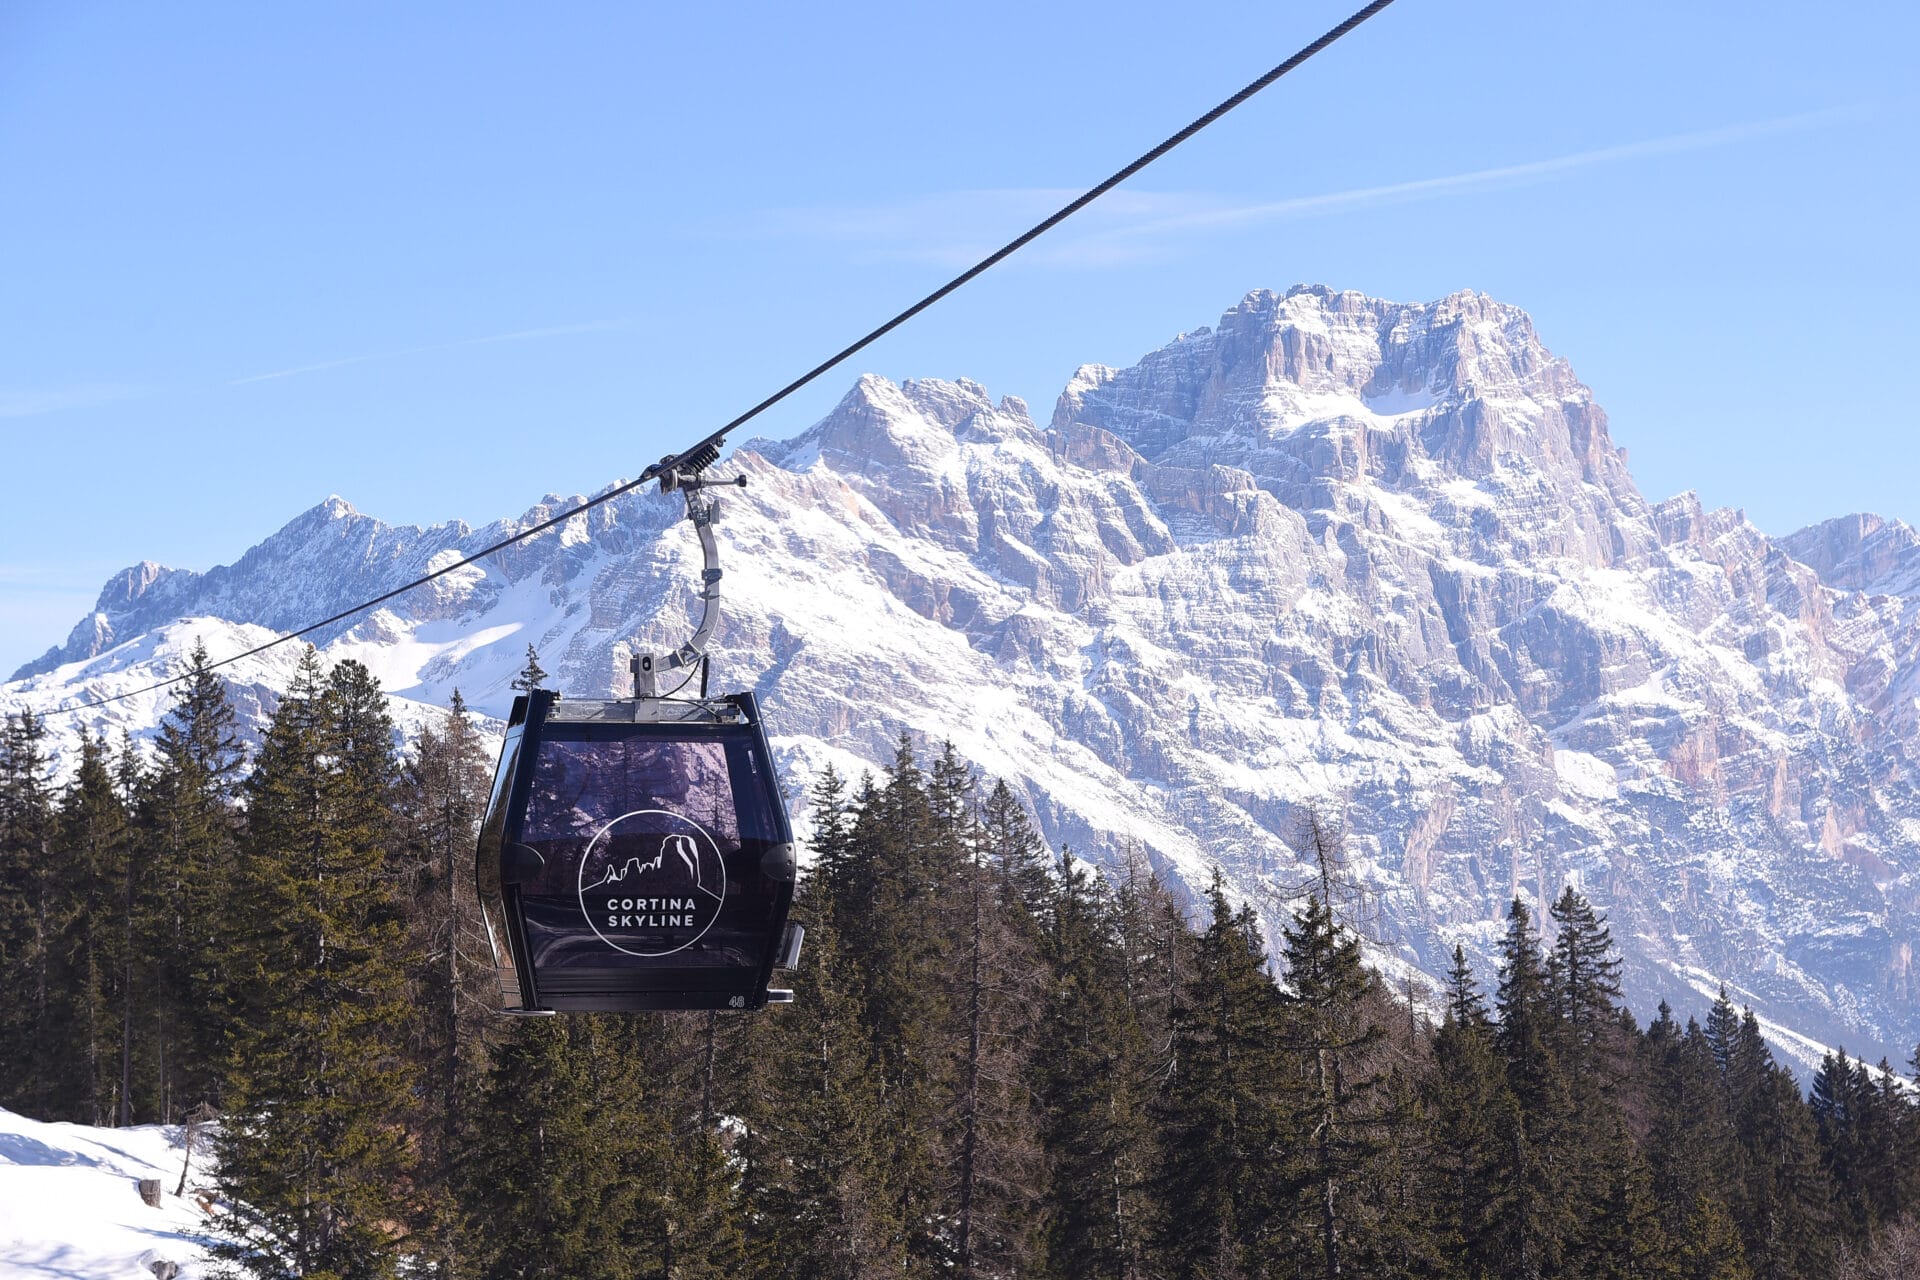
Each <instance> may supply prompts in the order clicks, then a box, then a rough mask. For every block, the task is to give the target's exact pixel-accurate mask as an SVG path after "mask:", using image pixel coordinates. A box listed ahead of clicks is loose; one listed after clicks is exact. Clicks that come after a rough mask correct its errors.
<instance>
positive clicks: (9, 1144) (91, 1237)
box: [0, 1109, 210, 1280]
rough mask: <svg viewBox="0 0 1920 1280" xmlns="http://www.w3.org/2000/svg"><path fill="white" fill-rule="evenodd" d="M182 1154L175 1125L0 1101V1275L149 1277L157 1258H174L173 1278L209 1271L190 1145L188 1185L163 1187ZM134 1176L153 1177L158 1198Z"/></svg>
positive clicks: (5, 1279) (69, 1279)
mask: <svg viewBox="0 0 1920 1280" xmlns="http://www.w3.org/2000/svg"><path fill="white" fill-rule="evenodd" d="M182 1154H183V1153H182V1151H181V1147H180V1130H179V1128H178V1127H176V1126H171V1125H167V1126H162V1125H141V1126H139V1127H137V1128H132V1129H94V1128H89V1127H88V1126H86V1125H79V1124H43V1123H41V1122H40V1121H37V1120H29V1119H27V1118H26V1117H25V1116H20V1115H15V1114H14V1113H13V1112H11V1111H7V1110H4V1109H0V1280H56V1278H57V1280H154V1276H155V1275H156V1274H157V1273H156V1272H155V1270H154V1268H153V1264H154V1263H155V1262H158V1261H170V1262H175V1263H178V1264H179V1266H180V1272H179V1274H180V1278H181V1280H200V1278H201V1277H204V1276H206V1275H208V1274H210V1268H209V1265H208V1255H207V1252H206V1238H205V1236H204V1235H203V1234H202V1233H203V1232H204V1231H205V1230H206V1226H207V1218H206V1215H205V1214H204V1213H202V1212H201V1210H200V1208H199V1206H198V1205H197V1204H196V1203H195V1202H194V1200H193V1198H192V1191H193V1188H194V1187H195V1186H196V1185H199V1184H202V1179H201V1178H200V1177H199V1176H197V1175H198V1174H199V1173H200V1172H201V1165H200V1161H201V1159H202V1157H201V1156H200V1155H199V1154H198V1153H196V1155H195V1160H194V1163H195V1172H196V1176H194V1177H190V1178H189V1179H188V1183H187V1190H188V1195H187V1196H186V1197H175V1196H174V1195H172V1194H171V1193H172V1191H173V1188H174V1187H175V1185H177V1184H178V1182H179V1180H180V1161H181V1157H182ZM142 1178H158V1179H159V1180H160V1185H161V1191H162V1196H161V1202H160V1207H159V1208H157V1209H151V1208H148V1207H147V1205H146V1204H145V1202H143V1201H142V1200H141V1199H140V1189H139V1183H140V1179H142ZM163 1269H164V1268H163Z"/></svg>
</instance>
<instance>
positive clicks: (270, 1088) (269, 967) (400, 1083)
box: [220, 649, 414, 1278]
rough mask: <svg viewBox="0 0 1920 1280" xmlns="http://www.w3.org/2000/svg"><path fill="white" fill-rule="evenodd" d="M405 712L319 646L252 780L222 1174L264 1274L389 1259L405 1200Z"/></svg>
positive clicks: (382, 1267)
mask: <svg viewBox="0 0 1920 1280" xmlns="http://www.w3.org/2000/svg"><path fill="white" fill-rule="evenodd" d="M397 772H398V769H397V761H396V760H395V756H394V746H393V724H392V721H391V720H390V719H389V718H388V716H387V711H386V706H385V699H384V698H383V697H382V695H381V694H380V691H379V686H378V685H377V684H376V683H375V682H374V680H373V678H372V677H371V676H370V675H369V674H368V673H367V670H366V668H365V667H363V666H361V665H360V664H358V663H356V662H343V663H341V664H340V665H339V666H337V667H336V668H334V670H333V672H332V673H331V674H330V675H329V676H327V677H326V678H325V679H324V680H323V679H322V676H321V668H320V662H319V658H318V656H317V655H316V654H315V653H314V652H313V650H312V649H308V650H307V652H306V654H305V656H304V657H303V658H302V660H301V664H300V667H299V669H298V671H297V672H296V674H295V677H294V680H293V683H292V686H291V687H290V688H289V689H288V691H287V694H286V697H285V698H283V699H282V701H281V703H280V706H279V708H278V710H277V711H276V712H275V713H274V717H273V721H272V723H271V724H270V725H269V726H268V729H267V734H266V739H265V741H264V742H263V743H262V745H261V749H260V758H259V763H258V766H257V767H256V768H255V770H254V772H253V775H252V776H251V777H250V778H248V780H247V797H248V813H247V844H248V857H247V859H246V861H245V864H244V873H243V879H242V881H241V885H240V894H239V903H238V905H239V907H240V910H239V911H237V912H235V913H234V915H233V916H232V917H231V919H232V920H233V921H234V922H235V927H239V925H240V923H241V922H244V923H245V927H246V932H245V934H244V935H243V936H242V937H240V938H238V939H237V940H236V941H237V943H238V946H237V951H238V956H237V959H238V960H239V962H240V963H241V964H242V965H244V969H243V971H242V974H241V978H242V983H243V987H244V990H243V995H244V999H245V1010H244V1015H243V1016H242V1017H239V1018H237V1019H236V1020H235V1022H234V1023H233V1026H232V1031H231V1036H230V1056H229V1058H228V1061H227V1068H226V1070H227V1096H228V1098H229V1102H230V1105H229V1109H228V1117H227V1120H226V1121H225V1123H224V1124H223V1126H222V1130H221V1140H220V1180H221V1183H222V1184H223V1187H224V1188H225V1190H226V1191H227V1193H228V1194H229V1195H230V1196H231V1197H232V1198H233V1199H234V1200H235V1201H237V1202H239V1203H242V1204H246V1205H249V1206H251V1207H252V1211H253V1214H254V1216H253V1217H252V1218H250V1219H249V1220H248V1222H247V1230H246V1232H245V1234H244V1238H243V1240H242V1241H241V1243H239V1244H237V1245H236V1246H234V1247H232V1248H229V1249H228V1250H227V1254H228V1256H229V1257H231V1258H232V1259H233V1260H234V1261H236V1262H238V1263H239V1264H240V1265H242V1266H243V1267H245V1268H246V1269H247V1270H248V1271H250V1272H252V1273H253V1274H255V1275H258V1276H261V1277H274V1278H278V1277H294V1276H313V1275H324V1274H337V1275H340V1276H383V1275H391V1274H392V1273H393V1271H394V1269H395V1267H396V1265H397V1263H398V1254H399V1248H400V1241H399V1239H398V1238H396V1234H395V1227H394V1224H397V1223H399V1222H402V1221H404V1219H405V1217H406V1212H407V1205H406V1189H405V1184H404V1179H405V1175H406V1173H407V1166H408V1163H409V1151H408V1142H407V1137H406V1134H405V1130H404V1128H403V1124H404V1122H405V1120H406V1119H407V1117H408V1115H409V1113H410V1111H411V1109H412V1106H413V1102H412V1098H411V1088H412V1085H413V1082H414V1077H413V1072H412V1070H411V1064H410V1062H409V1060H408V1058H407V1056H406V1055H405V1053H404V1052H403V1050H404V1046H405V1026H406V1023H407V1020H408V1019H409V1017H410V1016H411V1012H412V1011H411V1010H410V1009H409V1007H408V1005H407V1003H406V999H405V994H406V993H405V978H406V974H405V970H404V967H403V961H402V958H401V951H402V947H401V943H402V939H403V937H404V927H405V926H404V917H403V911H402V907H401V902H400V898H399V893H398V886H397V883H396V881H397V876H396V875H395V874H394V871H393V868H392V866H391V865H390V862H389V858H388V855H387V851H388V849H389V848H390V847H391V846H392V844H393V843H394V836H395V830H394V828H395V825H396V824H395V820H394V815H393V811H392V804H393V782H394V778H395V775H396V774H397Z"/></svg>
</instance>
